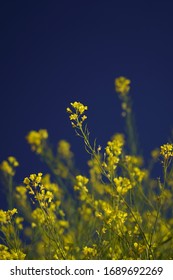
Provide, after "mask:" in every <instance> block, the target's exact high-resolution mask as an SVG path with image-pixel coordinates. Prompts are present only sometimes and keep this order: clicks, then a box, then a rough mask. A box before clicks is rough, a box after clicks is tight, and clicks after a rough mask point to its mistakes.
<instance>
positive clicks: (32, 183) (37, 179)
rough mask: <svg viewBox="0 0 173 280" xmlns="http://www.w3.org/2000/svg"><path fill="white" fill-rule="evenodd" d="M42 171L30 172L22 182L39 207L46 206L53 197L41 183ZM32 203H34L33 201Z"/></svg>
mask: <svg viewBox="0 0 173 280" xmlns="http://www.w3.org/2000/svg"><path fill="white" fill-rule="evenodd" d="M42 175H43V174H42V173H41V172H39V173H38V174H31V175H30V176H29V178H28V177H26V178H25V179H24V181H23V183H24V184H25V185H26V189H27V190H28V191H29V194H31V195H33V197H34V199H35V200H36V201H38V202H39V204H40V206H41V207H45V208H46V207H47V206H48V204H49V203H50V202H51V201H52V199H53V193H52V192H51V191H49V190H46V189H45V187H44V185H43V184H42ZM33 203H35V202H34V201H33Z"/></svg>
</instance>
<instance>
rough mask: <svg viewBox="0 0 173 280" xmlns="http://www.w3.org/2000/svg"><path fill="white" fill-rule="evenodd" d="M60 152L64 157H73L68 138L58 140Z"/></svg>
mask: <svg viewBox="0 0 173 280" xmlns="http://www.w3.org/2000/svg"><path fill="white" fill-rule="evenodd" d="M57 150H58V154H59V155H60V156H61V157H62V158H64V159H68V158H72V156H73V153H72V152H71V151H70V144H69V143H68V142H67V141H66V140H60V141H59V142H58V149H57Z"/></svg>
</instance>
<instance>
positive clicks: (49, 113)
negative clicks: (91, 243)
mask: <svg viewBox="0 0 173 280" xmlns="http://www.w3.org/2000/svg"><path fill="white" fill-rule="evenodd" d="M172 10H173V4H172V1H116V0H115V1H75V0H74V1H69V0H67V1H8V0H7V1H4V3H2V2H1V8H0V19H1V31H0V37H1V38H0V41H1V43H0V94H1V102H0V107H1V108H0V119H1V137H0V161H2V160H3V159H5V158H7V157H8V156H9V155H13V156H15V157H16V158H17V159H18V161H19V162H20V167H19V168H18V172H17V176H16V180H17V181H18V182H21V181H22V180H23V177H25V176H27V175H28V174H29V173H31V172H32V173H33V172H34V173H35V172H38V171H42V170H43V171H46V167H45V166H44V165H43V164H42V163H40V162H39V160H38V159H37V157H36V156H35V155H34V154H33V153H32V152H31V151H30V147H29V146H28V144H27V143H26V140H25V136H26V134H27V133H28V132H29V131H30V130H32V129H35V130H37V129H40V128H46V129H48V131H49V135H50V139H51V141H52V143H53V144H54V145H56V143H57V141H58V140H60V139H62V138H63V139H67V140H68V141H70V142H71V145H72V150H73V151H74V153H75V154H76V163H77V165H79V166H80V167H81V168H82V169H83V170H85V169H86V160H87V159H88V155H87V154H85V151H84V147H83V143H81V139H79V138H77V137H76V136H75V133H74V131H73V129H72V128H71V125H70V122H69V119H68V116H67V114H66V107H67V106H68V105H69V103H70V102H73V101H81V102H83V103H84V104H86V105H88V107H89V111H88V125H89V129H90V132H91V135H92V138H93V139H94V138H97V142H98V144H100V145H101V146H104V145H105V144H106V142H107V140H108V139H109V138H110V137H111V136H112V134H114V133H115V132H123V125H124V124H123V119H122V118H121V108H120V102H119V99H118V97H117V95H116V93H115V91H114V78H115V77H118V76H120V75H123V76H126V77H128V78H130V79H131V80H132V91H131V92H132V95H133V102H134V112H135V115H136V117H137V121H136V122H137V127H138V133H139V135H140V136H139V139H140V143H141V148H142V151H143V153H144V155H145V158H146V159H148V157H149V155H150V151H151V150H152V149H153V148H155V147H159V146H160V145H161V144H163V143H165V142H167V139H168V137H169V136H170V135H171V129H172V124H173V110H172V108H173V16H172ZM1 198H2V196H1Z"/></svg>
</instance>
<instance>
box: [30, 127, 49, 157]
mask: <svg viewBox="0 0 173 280" xmlns="http://www.w3.org/2000/svg"><path fill="white" fill-rule="evenodd" d="M47 138H48V132H47V130H46V129H40V130H38V131H36V130H32V131H30V132H29V133H28V135H27V136H26V139H27V141H28V143H29V144H30V145H31V149H32V151H35V152H36V153H37V154H41V153H42V151H43V149H44V144H45V141H46V139H47Z"/></svg>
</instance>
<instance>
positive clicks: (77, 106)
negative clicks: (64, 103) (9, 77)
mask: <svg viewBox="0 0 173 280" xmlns="http://www.w3.org/2000/svg"><path fill="white" fill-rule="evenodd" d="M70 105H71V107H72V110H71V109H70V108H67V113H69V114H70V116H69V118H70V120H71V121H72V122H71V124H72V126H73V127H80V126H81V125H82V123H83V122H84V121H85V120H86V119H87V116H86V115H83V113H84V112H85V111H86V110H88V107H87V106H85V105H83V104H82V103H80V102H77V101H75V102H74V103H70Z"/></svg>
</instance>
